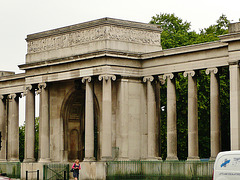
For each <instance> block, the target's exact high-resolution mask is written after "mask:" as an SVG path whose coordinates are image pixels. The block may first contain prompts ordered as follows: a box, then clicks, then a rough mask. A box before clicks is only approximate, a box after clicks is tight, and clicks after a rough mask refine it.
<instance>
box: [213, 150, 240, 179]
mask: <svg viewBox="0 0 240 180" xmlns="http://www.w3.org/2000/svg"><path fill="white" fill-rule="evenodd" d="M213 179H214V180H240V151H225V152H220V153H219V154H218V155H217V157H216V160H215V163H214V168H213Z"/></svg>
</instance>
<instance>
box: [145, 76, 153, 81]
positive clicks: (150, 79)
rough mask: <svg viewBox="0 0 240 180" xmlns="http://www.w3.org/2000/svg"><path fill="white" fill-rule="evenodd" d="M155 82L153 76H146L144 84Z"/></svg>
mask: <svg viewBox="0 0 240 180" xmlns="http://www.w3.org/2000/svg"><path fill="white" fill-rule="evenodd" d="M153 80H154V77H153V76H145V77H143V82H147V81H149V82H153Z"/></svg>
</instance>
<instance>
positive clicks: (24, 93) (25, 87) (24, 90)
mask: <svg viewBox="0 0 240 180" xmlns="http://www.w3.org/2000/svg"><path fill="white" fill-rule="evenodd" d="M31 90H32V85H31V84H28V85H25V86H24V87H23V96H26V95H27V92H28V91H31Z"/></svg>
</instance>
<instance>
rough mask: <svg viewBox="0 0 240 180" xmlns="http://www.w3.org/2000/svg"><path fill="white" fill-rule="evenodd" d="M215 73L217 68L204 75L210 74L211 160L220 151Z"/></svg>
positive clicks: (218, 108)
mask: <svg viewBox="0 0 240 180" xmlns="http://www.w3.org/2000/svg"><path fill="white" fill-rule="evenodd" d="M217 72H218V69H217V68H209V69H207V70H206V74H210V113H211V115H210V128H211V136H210V138H211V157H210V158H211V159H215V158H216V156H217V154H218V153H219V152H220V149H221V129H220V122H221V121H220V119H221V118H220V96H219V78H218V74H217Z"/></svg>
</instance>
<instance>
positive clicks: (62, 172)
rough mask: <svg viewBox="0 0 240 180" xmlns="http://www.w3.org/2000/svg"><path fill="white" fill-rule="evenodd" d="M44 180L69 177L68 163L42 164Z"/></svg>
mask: <svg viewBox="0 0 240 180" xmlns="http://www.w3.org/2000/svg"><path fill="white" fill-rule="evenodd" d="M43 179H44V180H58V179H69V164H46V165H44V166H43Z"/></svg>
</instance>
